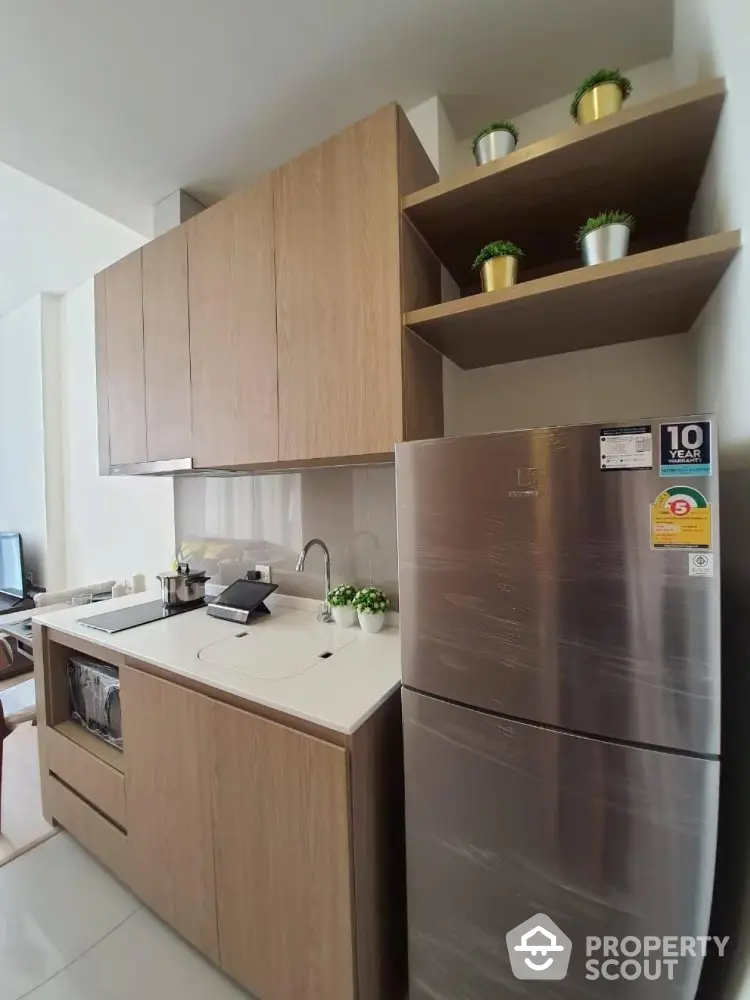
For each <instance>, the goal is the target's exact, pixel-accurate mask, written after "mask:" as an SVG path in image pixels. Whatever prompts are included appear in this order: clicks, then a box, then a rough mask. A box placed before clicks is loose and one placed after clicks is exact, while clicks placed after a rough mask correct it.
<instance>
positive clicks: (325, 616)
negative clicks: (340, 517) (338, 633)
mask: <svg viewBox="0 0 750 1000" xmlns="http://www.w3.org/2000/svg"><path fill="white" fill-rule="evenodd" d="M314 545H319V546H320V548H321V549H322V550H323V555H324V557H325V564H324V567H323V573H324V576H325V587H326V591H325V594H324V595H323V603H322V604H321V605H320V608H319V609H318V621H319V622H329V623H330V622H332V621H333V615H332V614H331V609H330V608H329V607H328V592H329V590H330V589H331V553H330V552H329V551H328V546H327V545H326V543H325V542H324V541H323V540H322V539H320V538H311V539H310V541H309V542H305V544H304V547H303V549H302V551H301V552H300V554H299V559H298V560H297V566H296V569H297V572H298V573H301V572H302V570H303V569H304V568H305V560H306V559H307V553H308V552H309V551H310V549H311V548H312V547H313V546H314Z"/></svg>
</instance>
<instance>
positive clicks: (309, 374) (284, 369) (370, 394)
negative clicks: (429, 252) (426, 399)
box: [274, 105, 403, 460]
mask: <svg viewBox="0 0 750 1000" xmlns="http://www.w3.org/2000/svg"><path fill="white" fill-rule="evenodd" d="M274 178H275V225H276V296H277V315H278V337H279V452H280V455H279V457H280V458H281V459H282V460H298V459H318V458H327V457H332V456H335V457H338V456H344V455H369V454H377V453H383V452H387V451H390V450H392V448H393V444H394V442H395V441H400V440H401V439H402V436H403V416H402V399H401V329H402V327H401V319H402V317H401V301H400V268H399V223H400V210H399V190H398V155H397V116H396V107H395V105H390V106H389V107H386V108H383V109H382V110H381V111H378V112H376V113H375V114H374V115H372V116H371V117H369V118H366V119H365V120H364V121H361V122H358V123H357V124H356V125H352V126H351V127H350V128H348V129H346V130H345V131H344V132H341V133H340V134H339V135H336V136H334V137H333V138H332V139H329V140H327V141H326V142H324V143H322V144H321V145H319V146H317V147H315V148H314V149H312V150H310V151H309V152H307V153H305V154H304V155H302V156H300V157H298V158H297V159H295V160H293V161H292V162H291V163H288V164H286V165H285V166H283V167H281V168H280V169H279V170H277V171H276V173H275V175H274Z"/></svg>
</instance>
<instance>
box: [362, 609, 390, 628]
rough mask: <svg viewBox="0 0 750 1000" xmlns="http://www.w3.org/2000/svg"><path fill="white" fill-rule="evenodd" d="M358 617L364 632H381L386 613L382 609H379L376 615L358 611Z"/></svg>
mask: <svg viewBox="0 0 750 1000" xmlns="http://www.w3.org/2000/svg"><path fill="white" fill-rule="evenodd" d="M357 617H358V618H359V627H360V628H361V629H362V631H363V632H379V631H380V630H381V628H382V627H383V622H384V621H385V615H384V614H383V612H382V611H378V613H377V614H376V615H371V614H367V613H366V612H364V611H358V612H357Z"/></svg>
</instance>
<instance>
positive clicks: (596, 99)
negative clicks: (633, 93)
mask: <svg viewBox="0 0 750 1000" xmlns="http://www.w3.org/2000/svg"><path fill="white" fill-rule="evenodd" d="M621 107H622V91H621V90H620V87H619V84H617V83H600V84H598V85H597V86H596V87H592V88H591V90H587V91H586V93H585V94H584V95H583V97H582V98H581V99H580V101H579V102H578V106H577V108H576V118H577V119H578V124H579V125H588V124H589V122H595V121H598V120H599V118H605V117H606V116H607V115H613V114H615V112H617V111H619V110H620V108H621Z"/></svg>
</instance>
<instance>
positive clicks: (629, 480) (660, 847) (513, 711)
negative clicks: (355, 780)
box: [396, 415, 720, 1000]
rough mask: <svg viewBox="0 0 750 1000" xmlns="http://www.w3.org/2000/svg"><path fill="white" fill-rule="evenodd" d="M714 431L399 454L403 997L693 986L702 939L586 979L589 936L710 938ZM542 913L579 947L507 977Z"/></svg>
mask: <svg viewBox="0 0 750 1000" xmlns="http://www.w3.org/2000/svg"><path fill="white" fill-rule="evenodd" d="M714 431H715V427H714V425H713V421H712V418H711V417H710V416H706V415H693V416H678V417H674V418H673V417H661V418H658V419H653V420H649V419H647V420H643V421H638V422H637V423H635V424H631V425H626V424H610V425H608V426H606V427H605V426H603V425H601V424H597V425H590V426H580V427H558V428H544V429H538V430H528V431H518V432H510V433H502V434H485V435H480V436H472V437H462V438H449V439H443V440H436V441H423V442H417V443H411V444H405V445H400V446H398V447H397V449H396V470H397V472H396V479H397V497H398V499H397V504H398V548H399V588H400V616H401V635H402V658H403V681H404V690H403V708H404V752H405V768H406V836H407V892H408V920H409V966H410V970H409V980H410V993H409V997H410V1000H498V998H499V997H503V996H505V995H508V996H524V997H525V996H531V995H534V996H538V995H539V991H540V989H543V992H544V996H545V997H560V998H573V997H591V998H594V997H597V998H600V997H602V996H611V997H617V998H620V997H627V998H630V997H636V996H637V997H654V998H662V997H663V998H667V997H668V998H680V1000H691V998H692V997H693V995H694V993H695V989H696V985H697V980H698V977H699V973H700V968H701V962H702V959H701V957H700V953H699V949H698V948H697V949H696V952H697V953H696V956H695V957H692V956H690V955H689V954H688V955H686V956H684V957H681V958H680V960H679V962H678V965H677V967H676V968H674V967H673V969H672V972H673V974H674V978H672V979H669V978H668V977H667V973H666V969H663V970H662V971H663V975H661V977H660V978H659V979H658V980H648V981H647V980H645V979H644V978H643V976H641V977H639V978H636V979H631V980H628V979H626V978H623V977H620V978H619V979H610V980H607V981H605V980H604V979H603V978H601V977H600V978H599V979H597V980H593V981H592V980H589V979H587V978H586V975H587V969H586V960H587V956H586V953H585V952H586V946H585V943H586V938H587V937H600V938H603V937H604V936H605V935H606V936H610V937H616V938H618V939H620V938H622V937H624V936H627V935H632V936H635V937H637V938H643V937H644V936H645V935H651V936H658V937H663V936H665V935H690V936H693V937H697V936H699V935H707V933H708V921H709V913H710V905H711V892H712V885H713V871H714V859H715V851H716V828H717V811H718V789H719V736H720V732H719V707H720V631H719V626H720V605H719V524H718V513H719V512H718V475H717V469H716V461H715V455H714V454H712V450H714V451H715V447H714V446H715V442H713V441H712V432H714ZM673 446H674V447H673ZM540 912H541V913H544V914H546V915H547V916H549V917H550V918H551V919H552V920H554V921H555V923H556V924H557V925H558V926H559V927H560V929H561V930H562V931H563V932H564V933H565V934H566V935H567V936H568V937H569V938H570V939H571V941H572V956H571V960H570V965H569V969H568V973H567V976H566V978H565V979H562V980H557V981H549V982H546V983H544V984H543V986H540V984H539V983H534V982H530V981H524V980H520V979H516V978H515V977H514V975H513V973H512V971H511V965H510V961H509V957H508V950H507V948H506V938H505V936H506V933H507V932H508V931H510V930H511V929H512V928H514V927H515V926H516V925H519V924H521V923H522V922H524V921H526V920H527V919H528V918H530V917H532V916H533V915H535V914H537V913H540ZM628 947H629V948H631V949H632V948H633V947H634V946H633V945H632V944H630V945H629V946H628ZM593 957H601V955H600V956H596V955H594V956H593ZM642 957H643V956H642V955H641V958H642ZM652 957H654V956H653V955H652ZM656 957H658V955H657V956H656ZM610 971H612V972H614V971H615V969H614V967H610ZM630 971H631V972H632V967H630Z"/></svg>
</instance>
